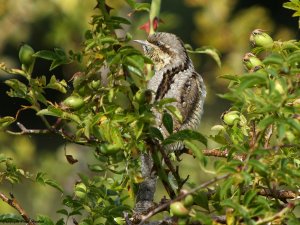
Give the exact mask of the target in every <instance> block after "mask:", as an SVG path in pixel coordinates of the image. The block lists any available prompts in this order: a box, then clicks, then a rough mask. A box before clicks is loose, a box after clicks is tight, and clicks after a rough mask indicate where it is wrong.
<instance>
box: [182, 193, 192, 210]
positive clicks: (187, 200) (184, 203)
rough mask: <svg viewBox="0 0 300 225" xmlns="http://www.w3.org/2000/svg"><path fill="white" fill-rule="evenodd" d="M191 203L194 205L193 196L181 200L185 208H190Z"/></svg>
mask: <svg viewBox="0 0 300 225" xmlns="http://www.w3.org/2000/svg"><path fill="white" fill-rule="evenodd" d="M193 203H194V198H193V195H187V196H186V197H185V198H184V200H183V205H184V206H185V207H190V206H192V205H193Z"/></svg>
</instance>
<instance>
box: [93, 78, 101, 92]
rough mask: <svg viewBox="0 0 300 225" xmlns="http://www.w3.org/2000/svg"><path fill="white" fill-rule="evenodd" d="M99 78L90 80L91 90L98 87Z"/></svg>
mask: <svg viewBox="0 0 300 225" xmlns="http://www.w3.org/2000/svg"><path fill="white" fill-rule="evenodd" d="M100 83H101V82H100V80H93V81H92V82H91V87H92V89H93V90H97V89H98V88H99V87H100Z"/></svg>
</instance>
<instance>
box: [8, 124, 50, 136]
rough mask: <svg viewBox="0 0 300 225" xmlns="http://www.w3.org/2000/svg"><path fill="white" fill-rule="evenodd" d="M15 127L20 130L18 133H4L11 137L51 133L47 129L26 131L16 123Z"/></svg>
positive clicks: (21, 125)
mask: <svg viewBox="0 0 300 225" xmlns="http://www.w3.org/2000/svg"><path fill="white" fill-rule="evenodd" d="M17 126H18V127H19V128H20V130H21V131H20V132H14V131H9V130H8V131H6V132H7V133H9V134H13V135H23V134H49V133H51V131H50V130H49V129H27V128H26V127H25V126H24V125H23V124H22V123H20V122H17Z"/></svg>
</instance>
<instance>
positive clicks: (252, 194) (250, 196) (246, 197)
mask: <svg viewBox="0 0 300 225" xmlns="http://www.w3.org/2000/svg"><path fill="white" fill-rule="evenodd" d="M256 196H257V192H256V191H255V190H248V191H247V192H246V193H245V195H244V204H245V205H246V206H248V205H249V204H250V203H251V202H252V201H253V200H254V198H255V197H256Z"/></svg>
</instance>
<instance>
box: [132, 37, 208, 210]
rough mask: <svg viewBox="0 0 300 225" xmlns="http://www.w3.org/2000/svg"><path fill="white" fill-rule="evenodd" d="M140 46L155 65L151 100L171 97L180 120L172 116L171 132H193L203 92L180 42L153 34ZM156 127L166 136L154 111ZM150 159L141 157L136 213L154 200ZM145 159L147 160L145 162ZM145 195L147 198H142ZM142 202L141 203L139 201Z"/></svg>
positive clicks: (174, 148)
mask: <svg viewBox="0 0 300 225" xmlns="http://www.w3.org/2000/svg"><path fill="white" fill-rule="evenodd" d="M137 42H139V43H141V44H142V46H143V49H144V52H145V55H146V56H148V57H149V58H151V59H152V61H153V63H154V71H155V73H154V76H153V77H152V78H151V79H150V80H149V82H148V89H150V90H151V91H152V93H153V95H154V96H153V98H152V99H153V101H158V100H161V99H164V98H174V99H175V100H176V101H175V102H173V103H170V104H171V105H173V106H175V107H176V108H178V109H179V111H180V113H181V115H182V117H183V120H182V122H180V121H178V120H177V119H176V118H175V117H173V123H174V126H173V129H174V131H173V132H176V131H179V130H182V129H196V128H198V127H199V124H200V119H201V116H202V113H203V103H204V99H205V96H206V89H205V85H204V82H203V79H202V77H201V76H200V74H198V73H197V72H196V71H195V69H194V66H193V63H192V61H191V59H190V58H189V56H188V54H187V52H186V49H185V48H184V45H183V42H182V41H181V40H180V39H179V38H178V37H177V36H176V35H174V34H170V33H163V32H160V33H155V34H153V35H150V36H149V37H148V39H147V40H146V41H137ZM153 113H154V115H155V122H156V126H157V127H158V128H159V129H160V130H161V132H162V134H163V136H164V137H165V138H166V137H167V136H169V134H168V132H167V130H166V129H165V127H164V126H163V124H162V115H161V113H159V112H158V111H156V110H155V109H153ZM182 148H183V144H182V143H176V144H172V145H170V146H168V147H167V149H166V150H167V151H178V150H180V149H182ZM149 158H150V159H151V156H149V155H146V154H144V155H143V156H142V160H141V161H142V175H143V177H144V178H145V181H144V182H142V184H141V186H140V189H139V192H138V194H137V200H136V211H139V212H143V211H145V210H146V209H147V208H149V206H151V203H152V201H153V196H154V192H155V184H156V182H155V181H156V176H155V175H153V174H152V172H151V171H152V170H151V169H149V168H151V166H152V164H153V162H152V160H149ZM144 159H147V160H144ZM143 193H147V196H146V198H145V197H143V196H141V195H143ZM141 199H142V201H141Z"/></svg>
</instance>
